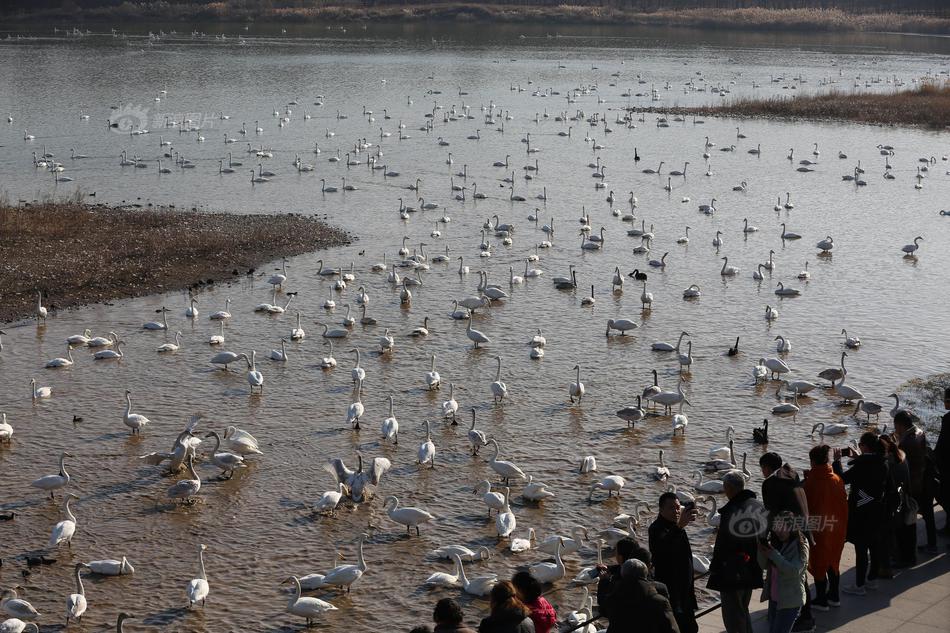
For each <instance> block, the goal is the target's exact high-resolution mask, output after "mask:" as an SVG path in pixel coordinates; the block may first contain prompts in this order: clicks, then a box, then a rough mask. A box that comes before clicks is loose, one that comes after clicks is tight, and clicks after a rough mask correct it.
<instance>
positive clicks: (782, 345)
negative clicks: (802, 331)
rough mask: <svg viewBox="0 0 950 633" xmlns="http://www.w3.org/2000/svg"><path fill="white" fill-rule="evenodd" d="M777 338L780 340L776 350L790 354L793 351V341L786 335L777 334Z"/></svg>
mask: <svg viewBox="0 0 950 633" xmlns="http://www.w3.org/2000/svg"><path fill="white" fill-rule="evenodd" d="M775 340H776V341H778V343H776V345H775V351H776V352H778V353H779V354H788V353H790V352H791V351H792V342H791V341H789V340H788V339H787V338H785V337H784V336H781V335H779V336H776V337H775Z"/></svg>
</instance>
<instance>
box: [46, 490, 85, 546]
mask: <svg viewBox="0 0 950 633" xmlns="http://www.w3.org/2000/svg"><path fill="white" fill-rule="evenodd" d="M73 499H79V497H78V496H76V495H74V494H73V493H71V492H67V493H66V495H65V501H64V502H63V514H65V515H66V518H65V519H63V520H62V521H60V522H59V523H57V524H56V525H55V526H53V531H52V533H51V534H50V537H49V542H48V543H47V544H46V547H47V548H49V549H52V548H54V547H56V546H57V545H59V544H61V543H66V545H67V546H68V547H72V546H73V544H72V540H73V535H74V534H75V533H76V516H75V515H74V514H73V513H72V510H70V509H69V502H70V501H72V500H73Z"/></svg>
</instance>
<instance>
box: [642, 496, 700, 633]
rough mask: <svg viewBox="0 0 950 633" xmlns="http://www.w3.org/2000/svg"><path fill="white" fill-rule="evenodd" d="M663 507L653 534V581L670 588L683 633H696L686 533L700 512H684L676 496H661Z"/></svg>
mask: <svg viewBox="0 0 950 633" xmlns="http://www.w3.org/2000/svg"><path fill="white" fill-rule="evenodd" d="M659 506H660V514H659V516H658V517H657V518H656V520H655V521H654V522H653V523H652V524H651V525H650V530H649V535H650V554H651V555H652V557H653V577H654V579H655V580H657V581H659V582H662V583H663V584H664V585H666V588H667V592H668V594H669V600H670V606H671V607H672V609H673V615H674V616H675V617H676V623H677V625H678V626H679V630H680V633H696V631H698V630H699V625H698V624H697V623H696V593H695V589H694V586H693V550H692V548H691V547H690V544H689V537H688V536H687V535H686V530H685V528H686V526H687V525H689V524H690V523H692V522H693V521H695V520H696V508H695V507H694V505H693V506H690V507H687V508H683V507H682V506H681V505H680V502H679V499H678V498H677V497H676V494H674V493H672V492H664V493H663V494H662V495H660V501H659Z"/></svg>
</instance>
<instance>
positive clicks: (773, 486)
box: [759, 452, 815, 633]
mask: <svg viewBox="0 0 950 633" xmlns="http://www.w3.org/2000/svg"><path fill="white" fill-rule="evenodd" d="M759 467H760V468H761V469H762V476H763V477H765V479H764V480H763V481H762V503H763V504H764V505H765V509H766V510H768V513H769V517H770V518H772V517H775V516H776V515H777V514H779V513H780V512H791V513H792V514H794V515H795V516H797V517H800V518H801V520H802V522H803V525H805V527H806V532H805V536H806V537H807V538H810V535H809V534H808V532H807V526H808V498H807V496H806V495H805V490H804V489H803V488H802V482H801V478H799V476H798V473H797V472H796V471H795V469H794V468H792V467H791V466H790V465H789V464H787V463H785V462H784V461H782V457H781V456H780V455H779V454H778V453H774V452H768V453H765V454H764V455H762V457H760V458H759ZM805 579H806V581H807V579H808V577H807V576H806V577H805ZM814 630H815V618H814V617H812V613H811V592H810V591H809V589H808V586H807V585H806V586H805V605H804V606H803V607H802V608H801V610H800V611H799V613H798V620H797V621H796V622H795V626H794V628H793V629H792V631H794V632H795V633H811V632H812V631H814Z"/></svg>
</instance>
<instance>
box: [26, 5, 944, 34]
mask: <svg viewBox="0 0 950 633" xmlns="http://www.w3.org/2000/svg"><path fill="white" fill-rule="evenodd" d="M671 4H673V3H671ZM64 7H65V8H60V9H42V10H32V11H30V10H27V11H21V12H19V13H17V14H15V15H11V16H9V17H11V18H12V17H18V18H20V19H28V20H37V19H44V20H56V19H64V20H75V19H80V18H81V19H87V20H108V21H123V20H126V21H128V20H163V21H185V20H188V21H202V20H205V21H228V22H237V21H248V20H254V21H286V22H301V21H302V22H362V21H383V22H421V21H460V22H472V21H477V22H512V23H521V22H530V23H532V24H539V23H540V24H564V25H571V24H625V25H645V26H662V27H692V28H714V29H731V30H736V29H738V30H755V31H768V30H772V31H892V32H904V33H942V34H950V19H947V18H943V17H935V16H928V15H920V14H914V13H912V12H908V13H872V12H868V13H863V12H862V13H852V12H847V11H842V10H840V9H817V8H803V9H766V8H746V9H718V8H688V9H687V8H663V7H662V5H660V8H657V9H655V10H640V9H636V8H633V9H621V8H613V7H603V6H597V5H585V4H576V5H574V4H560V5H532V4H531V3H530V2H524V3H518V4H488V3H475V2H435V3H424V2H420V3H411V2H409V3H405V4H396V5H376V6H367V5H363V4H361V3H359V2H345V1H341V2H340V3H339V4H331V3H326V4H324V3H318V2H316V1H315V0H313V1H310V2H308V1H306V0H286V1H284V2H281V1H279V0H278V1H271V2H248V1H246V0H218V1H215V2H180V3H178V2H176V3H172V2H163V1H160V0H152V1H145V2H124V3H122V4H119V5H116V6H110V7H91V8H90V7H87V8H80V7H79V6H78V4H77V3H66V4H65V5H64Z"/></svg>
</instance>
